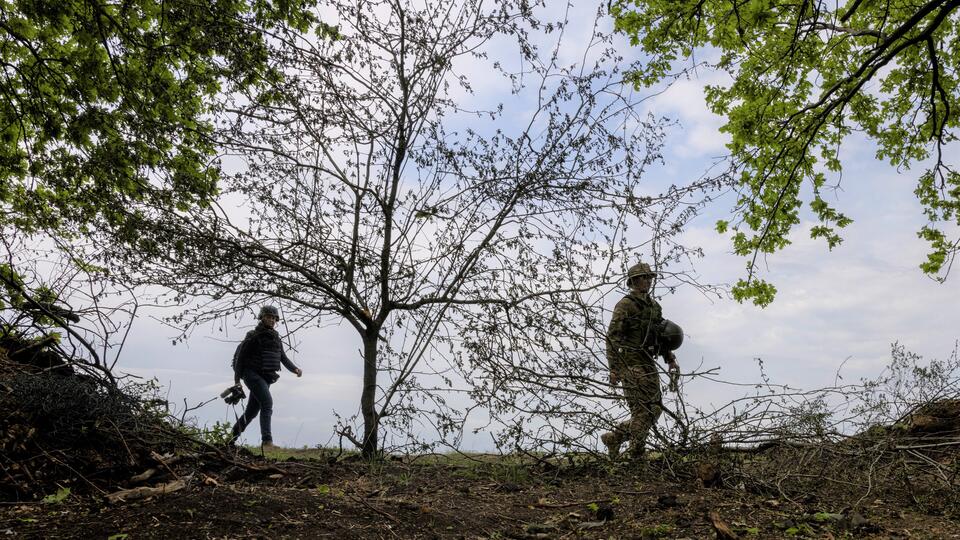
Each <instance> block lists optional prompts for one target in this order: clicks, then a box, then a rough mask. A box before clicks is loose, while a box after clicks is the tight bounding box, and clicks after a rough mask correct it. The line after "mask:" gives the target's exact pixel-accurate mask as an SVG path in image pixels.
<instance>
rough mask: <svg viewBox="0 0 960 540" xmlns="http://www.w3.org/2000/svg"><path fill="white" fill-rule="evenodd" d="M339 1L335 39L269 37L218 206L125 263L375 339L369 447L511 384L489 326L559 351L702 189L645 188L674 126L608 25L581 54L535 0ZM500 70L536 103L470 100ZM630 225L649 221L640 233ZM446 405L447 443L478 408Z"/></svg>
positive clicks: (365, 438)
mask: <svg viewBox="0 0 960 540" xmlns="http://www.w3.org/2000/svg"><path fill="white" fill-rule="evenodd" d="M327 7H328V9H329V10H331V12H333V13H328V12H324V13H322V14H321V15H322V17H321V18H322V19H323V20H324V21H326V22H327V23H329V24H330V25H331V26H326V25H324V26H322V28H321V29H320V31H318V32H317V33H316V34H317V35H319V36H320V38H319V39H318V38H315V37H313V36H312V35H304V34H299V33H296V32H293V31H290V32H286V33H283V32H278V33H276V34H275V35H274V36H272V43H273V45H274V50H273V54H274V57H273V58H274V61H275V62H276V63H277V64H278V65H282V66H283V67H284V70H285V73H286V75H287V77H286V80H285V81H283V84H282V85H279V84H278V85H277V86H275V87H272V88H270V89H268V90H267V91H265V92H262V93H260V94H258V95H243V96H235V99H233V100H231V101H229V102H227V103H224V104H223V106H222V109H221V113H222V114H221V117H220V118H221V123H220V125H221V127H222V131H221V133H220V136H221V137H222V145H223V148H224V149H225V153H228V154H231V155H232V156H233V158H232V159H231V160H227V158H225V162H224V166H225V167H226V168H231V167H232V168H233V169H234V170H236V173H235V174H233V175H232V176H231V177H230V178H229V179H228V181H227V182H226V184H225V189H224V191H223V193H222V196H221V199H220V201H219V203H218V204H216V205H213V206H211V207H210V208H209V209H208V211H207V212H200V213H196V214H191V215H189V216H186V215H169V214H167V215H161V216H156V217H157V218H158V221H157V222H155V223H152V224H151V225H150V226H149V227H144V229H143V231H142V239H141V243H140V246H139V250H138V251H137V252H136V253H130V252H128V253H127V254H126V257H123V256H122V255H123V254H118V258H117V259H116V260H117V261H122V264H121V266H126V267H127V268H128V270H131V269H132V270H133V271H134V273H136V274H137V279H139V280H141V281H142V282H148V283H157V284H162V285H164V286H166V287H169V288H171V289H172V290H174V291H176V292H177V297H178V299H179V300H188V299H195V298H204V299H208V300H203V301H201V302H200V303H199V305H198V307H196V309H195V310H194V311H188V312H186V313H185V314H184V315H183V319H181V320H182V322H184V323H186V324H193V323H198V322H202V321H204V320H209V319H211V318H214V317H219V316H222V315H224V314H226V313H231V312H237V311H239V310H241V309H244V307H245V306H248V305H250V303H252V302H255V301H258V300H261V299H263V298H266V297H269V298H276V299H279V300H280V301H281V303H282V304H283V306H284V309H285V317H286V318H287V319H288V320H290V321H301V322H303V323H304V324H323V323H325V322H326V321H329V318H330V317H331V316H332V317H334V318H336V319H337V320H343V321H346V322H347V323H349V324H350V325H351V326H352V327H353V328H354V329H355V330H356V332H357V335H358V337H359V339H360V341H361V343H362V349H361V352H362V354H361V357H362V362H363V389H362V394H361V399H360V411H361V413H362V418H363V434H362V436H359V437H355V436H353V433H352V432H351V431H347V430H343V431H342V433H343V434H344V435H345V436H348V437H350V438H352V439H353V442H354V443H355V444H357V445H358V446H360V447H361V448H362V452H363V454H364V455H365V456H372V455H374V454H376V453H377V452H378V450H379V449H380V448H381V446H382V444H383V440H382V437H381V434H380V433H379V430H380V427H381V425H382V424H383V423H384V422H393V423H394V424H393V425H398V426H402V425H409V423H410V422H411V421H418V420H411V418H412V416H411V415H410V414H408V413H410V412H412V411H415V410H416V411H423V410H424V409H425V408H429V407H431V406H436V407H437V408H438V409H437V410H440V411H443V410H444V408H445V401H444V397H443V396H444V394H443V393H442V392H441V388H446V389H454V390H463V391H467V390H469V389H470V388H471V387H472V388H473V389H474V390H476V389H477V388H481V387H484V386H485V385H487V384H488V383H491V381H496V380H497V378H498V377H499V374H500V373H502V370H501V369H500V367H499V366H498V364H497V363H496V362H489V361H488V360H490V357H481V356H478V355H471V354H465V353H468V352H469V350H470V347H475V344H476V343H477V342H478V341H482V340H483V336H487V338H488V339H487V340H486V342H487V345H492V344H493V343H494V342H496V341H497V340H505V341H506V342H505V343H503V344H502V347H504V349H503V350H511V348H512V347H515V346H517V345H519V344H520V343H521V342H520V341H513V342H512V343H514V345H511V339H512V338H511V336H512V334H513V333H524V332H527V330H526V328H532V329H534V330H535V332H534V333H536V332H540V331H543V330H548V328H547V326H545V325H544V324H540V323H535V322H534V321H533V320H532V319H537V320H538V321H541V322H542V321H554V322H555V324H552V328H553V331H556V332H558V334H556V335H554V336H552V337H551V338H550V339H553V340H555V341H556V343H555V344H556V345H557V346H558V347H561V348H562V347H564V344H567V345H570V344H574V343H575V342H582V340H583V339H584V337H588V334H589V332H587V330H585V328H584V327H583V324H584V318H583V317H582V316H581V315H582V314H583V313H584V312H585V311H590V310H595V309H596V308H597V307H598V306H599V304H598V303H597V299H598V298H600V294H599V293H598V292H597V291H600V292H603V291H606V290H609V289H610V288H611V286H612V284H614V283H616V282H617V281H619V280H620V276H621V275H622V270H623V268H624V267H625V265H626V264H627V263H629V262H631V261H630V259H632V258H633V257H635V256H636V253H637V250H638V249H639V247H641V246H645V247H644V249H645V250H646V251H647V252H648V253H655V254H656V256H657V257H658V258H660V259H663V260H669V259H678V258H680V257H683V256H686V255H689V254H690V253H689V251H688V250H686V249H684V248H683V247H682V246H678V245H676V244H675V243H674V242H675V236H676V234H677V233H678V232H679V231H680V230H681V229H682V226H683V223H684V222H685V220H686V219H688V218H689V217H690V216H691V215H693V214H692V212H694V211H695V207H693V209H691V207H689V206H684V205H682V204H681V202H682V201H684V200H686V199H689V198H690V196H691V195H692V194H695V193H699V192H701V190H702V189H703V187H704V186H700V185H694V186H688V187H686V188H684V189H680V188H676V187H669V188H666V189H664V190H663V192H662V193H660V192H659V191H657V190H655V189H653V188H650V187H647V186H645V185H641V175H642V174H643V173H644V171H645V169H646V168H647V167H648V166H649V165H650V164H651V163H653V162H655V161H656V160H658V159H659V157H660V154H659V149H660V144H661V141H662V137H663V131H662V130H663V127H664V121H663V120H661V119H656V118H653V117H650V116H648V115H647V114H646V113H644V112H643V111H642V109H641V101H642V99H640V97H638V96H635V95H634V94H633V93H632V91H631V90H630V88H629V86H628V85H624V83H623V76H622V74H621V71H620V69H621V67H620V65H619V64H621V63H623V59H622V58H620V57H619V56H617V54H616V51H615V48H613V47H611V46H610V43H609V38H608V37H607V36H605V35H603V33H602V32H600V31H599V30H598V29H597V28H596V27H595V26H594V27H593V28H592V30H591V31H590V32H589V33H587V34H586V42H585V43H584V44H583V47H582V48H581V49H580V50H579V51H578V52H577V54H576V56H575V57H571V56H569V51H568V50H564V48H563V47H564V46H565V44H567V43H568V41H570V39H571V38H569V36H565V33H566V32H568V31H569V29H568V21H567V20H566V18H565V17H566V15H565V14H561V16H560V17H559V18H558V20H556V21H552V22H548V21H542V20H539V19H537V17H536V16H535V13H534V11H533V10H532V9H531V8H530V7H529V6H528V5H527V3H526V2H518V3H513V2H501V3H497V4H496V5H495V6H492V7H491V6H486V5H484V4H483V3H482V2H475V1H472V0H466V1H462V2H448V1H443V2H430V1H428V2H404V1H401V0H396V1H392V0H391V1H363V2H332V3H330V4H329V5H328V6H327ZM541 8H542V6H541ZM578 28H581V29H582V26H580V27H578ZM491 50H499V53H497V58H500V59H503V58H514V59H515V61H516V62H517V63H518V65H516V66H512V67H511V66H508V65H505V60H499V61H494V60H492V59H491V58H488V54H490V51H491ZM563 58H570V59H569V60H567V61H564V60H562V59H563ZM625 67H628V68H629V65H627V66H625ZM477 73H482V75H477ZM478 77H482V78H485V79H484V80H478ZM491 78H494V79H497V80H499V81H500V83H501V84H503V85H509V86H507V87H508V88H512V90H513V93H514V94H516V95H518V96H520V97H518V102H520V103H522V104H523V107H524V109H525V110H524V111H523V112H522V114H521V115H519V116H508V115H511V114H513V115H516V114H517V112H516V111H513V110H512V109H511V108H510V107H509V106H507V107H505V106H504V105H503V104H500V105H493V106H491V107H489V108H488V110H474V109H476V107H472V106H471V102H475V101H482V100H483V99H484V97H483V96H479V95H476V94H474V93H473V91H472V87H473V85H475V84H478V83H483V84H491V81H490V80H489V79H491ZM524 100H525V101H524ZM234 208H237V209H236V210H235V209H234ZM628 225H639V226H640V227H641V228H640V232H638V233H637V234H636V236H635V237H634V238H633V239H630V237H628V235H627V234H626V232H627V227H628ZM145 254H147V255H149V256H146V257H145V256H144V255H145ZM131 257H136V258H137V260H133V259H132V258H131ZM139 260H147V261H154V260H158V261H160V262H159V263H152V262H148V263H147V265H145V266H144V265H141V264H140V263H139V262H138V261H139ZM591 303H592V305H591ZM578 314H579V315H578ZM571 317H572V318H571ZM598 317H601V314H600V313H590V314H589V317H587V319H588V320H589V321H593V322H596V321H595V319H597V318H598ZM559 333H562V335H561V334H559ZM527 335H529V336H534V334H527ZM534 338H535V336H534ZM441 345H446V346H444V347H441ZM465 347H467V348H465ZM591 361H592V360H591ZM458 362H467V363H469V364H470V365H469V366H467V368H466V369H464V370H461V371H462V372H463V373H466V372H468V371H470V370H471V369H473V368H476V369H478V370H480V372H482V374H483V375H482V376H478V377H477V378H476V379H475V380H471V381H467V384H468V387H467V388H462V387H460V386H461V385H460V383H457V382H456V381H454V380H452V379H451V377H452V373H450V372H448V370H451V369H453V366H454V365H455V364H457V363H458ZM566 367H568V368H570V369H579V364H577V365H573V364H570V365H567V366H566ZM567 372H568V373H569V370H568V371H567ZM492 384H494V385H496V384H498V383H496V382H492ZM434 385H439V387H440V388H438V387H435V386H434ZM455 387H457V388H455ZM482 393H483V392H480V393H477V392H474V394H475V395H476V396H479V395H480V394H482ZM431 404H432V405H431ZM431 418H433V425H434V427H436V429H437V430H438V432H439V433H440V434H441V435H442V436H445V435H448V434H450V433H451V431H453V430H456V429H457V428H458V425H459V426H460V427H462V420H463V415H462V414H460V415H458V414H453V413H449V412H438V413H437V414H434V415H433V416H431ZM345 427H349V426H345Z"/></svg>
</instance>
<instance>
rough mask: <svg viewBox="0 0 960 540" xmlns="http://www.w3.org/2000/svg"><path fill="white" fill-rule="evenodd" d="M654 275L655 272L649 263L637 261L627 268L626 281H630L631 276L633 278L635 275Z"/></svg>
mask: <svg viewBox="0 0 960 540" xmlns="http://www.w3.org/2000/svg"><path fill="white" fill-rule="evenodd" d="M655 275H657V273H656V272H654V271H653V269H652V268H650V265H649V264H647V263H637V264H635V265H633V266H631V267H630V269H629V270H627V281H630V280H631V279H632V278H635V277H640V276H655Z"/></svg>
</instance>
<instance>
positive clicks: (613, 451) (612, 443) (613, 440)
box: [600, 431, 622, 459]
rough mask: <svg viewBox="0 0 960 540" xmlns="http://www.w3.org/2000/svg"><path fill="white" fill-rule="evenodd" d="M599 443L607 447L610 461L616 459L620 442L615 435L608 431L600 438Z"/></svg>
mask: <svg viewBox="0 0 960 540" xmlns="http://www.w3.org/2000/svg"><path fill="white" fill-rule="evenodd" d="M600 442H602V443H603V444H604V446H606V447H607V455H608V456H610V459H617V456H619V455H620V445H621V444H622V441H621V440H620V437H618V436H617V434H616V433H613V432H612V431H608V432H607V433H604V434H603V435H601V436H600Z"/></svg>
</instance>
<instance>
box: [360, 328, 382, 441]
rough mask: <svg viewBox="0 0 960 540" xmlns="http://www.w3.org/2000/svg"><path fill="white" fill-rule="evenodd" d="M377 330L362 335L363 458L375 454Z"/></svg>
mask: <svg viewBox="0 0 960 540" xmlns="http://www.w3.org/2000/svg"><path fill="white" fill-rule="evenodd" d="M376 401H377V332H375V331H369V330H368V331H367V333H366V334H365V335H364V336H363V393H362V394H361V395H360V412H361V413H362V414H363V441H362V442H363V446H362V447H361V449H360V452H361V455H362V456H363V458H364V459H371V458H373V457H374V456H376V455H377V449H378V444H377V443H378V442H379V441H378V428H379V425H380V419H379V418H377V409H376Z"/></svg>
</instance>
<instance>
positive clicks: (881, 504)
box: [0, 457, 960, 540]
mask: <svg viewBox="0 0 960 540" xmlns="http://www.w3.org/2000/svg"><path fill="white" fill-rule="evenodd" d="M248 460H249V462H250V463H251V464H252V465H253V466H254V467H258V468H259V469H261V470H258V471H251V470H250V469H243V468H239V467H228V468H226V469H221V470H216V471H213V470H210V471H206V472H205V471H203V470H194V471H192V476H189V477H182V478H180V479H182V480H184V481H186V484H187V487H185V488H183V489H181V490H179V491H176V492H174V493H170V494H167V495H162V496H156V497H152V498H148V499H141V500H137V501H130V502H118V503H114V504H108V503H105V502H104V500H103V498H101V497H95V496H90V495H84V496H80V495H78V496H69V497H66V498H65V499H64V500H62V501H60V502H47V503H30V504H17V503H4V504H3V505H0V537H2V538H103V539H111V540H120V539H129V540H133V539H138V538H464V539H481V538H486V539H496V538H514V539H532V538H604V539H610V538H692V539H701V538H718V537H719V538H733V537H739V538H838V539H839V538H920V539H924V538H929V539H947V538H960V517H958V515H957V513H956V510H955V509H952V508H948V509H946V510H945V509H944V508H942V507H940V508H926V509H918V508H916V507H915V505H912V506H914V507H913V508H908V507H907V505H903V504H900V503H898V502H897V501H891V500H883V499H881V498H876V499H874V498H869V499H866V500H864V501H861V502H860V504H859V505H858V506H857V507H856V509H855V510H854V509H852V508H851V504H848V503H845V502H844V501H839V500H838V501H831V500H829V497H826V498H824V497H807V498H806V499H805V500H798V501H791V500H787V499H785V498H784V497H770V496H769V495H763V494H757V493H750V492H748V491H747V490H746V489H745V488H744V487H743V486H742V485H741V486H737V485H732V486H723V487H705V486H704V485H703V481H702V480H701V479H700V478H697V477H695V476H694V477H690V478H686V479H683V478H679V479H678V478H677V477H676V476H674V477H672V478H671V477H670V476H671V475H665V474H664V473H663V470H662V469H658V471H656V472H652V471H651V466H650V464H642V465H637V464H629V463H623V464H616V465H606V466H604V465H598V464H593V465H589V466H568V467H559V468H552V467H550V468H547V469H544V468H543V467H538V466H530V465H510V464H509V463H505V462H501V463H480V464H477V463H457V464H449V463H448V464H443V463H423V461H414V462H413V463H409V462H397V461H391V462H386V463H374V464H367V463H361V462H339V463H334V464H329V463H327V462H325V461H320V460H312V459H302V458H296V457H293V458H288V459H287V460H284V461H274V460H263V459H262V458H252V457H250V458H248ZM78 491H79V490H78ZM728 532H729V533H730V535H727V533H728Z"/></svg>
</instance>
